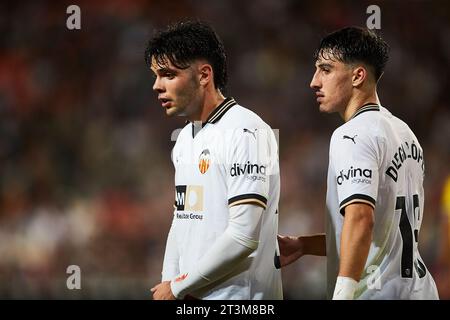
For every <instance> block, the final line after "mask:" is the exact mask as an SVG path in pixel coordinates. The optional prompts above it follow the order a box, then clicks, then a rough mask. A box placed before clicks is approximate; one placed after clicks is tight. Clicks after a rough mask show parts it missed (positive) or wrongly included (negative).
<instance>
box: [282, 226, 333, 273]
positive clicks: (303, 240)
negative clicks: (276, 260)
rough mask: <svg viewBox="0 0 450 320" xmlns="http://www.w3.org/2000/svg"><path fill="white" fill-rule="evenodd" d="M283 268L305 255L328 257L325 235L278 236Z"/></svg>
mask: <svg viewBox="0 0 450 320" xmlns="http://www.w3.org/2000/svg"><path fill="white" fill-rule="evenodd" d="M278 246H279V248H280V264H281V267H284V266H287V265H289V264H291V263H293V262H294V261H296V260H297V259H299V258H301V257H302V256H304V255H314V256H326V254H327V248H326V240H325V234H324V233H322V234H315V235H310V236H298V237H293V236H281V235H278Z"/></svg>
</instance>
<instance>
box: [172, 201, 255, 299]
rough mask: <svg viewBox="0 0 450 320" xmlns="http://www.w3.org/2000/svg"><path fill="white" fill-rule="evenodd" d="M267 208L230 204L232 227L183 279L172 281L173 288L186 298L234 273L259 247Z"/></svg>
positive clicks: (230, 224) (176, 294)
mask: <svg viewBox="0 0 450 320" xmlns="http://www.w3.org/2000/svg"><path fill="white" fill-rule="evenodd" d="M262 212H263V209H262V208H261V207H258V206H254V205H240V206H236V207H232V208H230V220H229V223H228V228H227V229H226V230H225V232H224V233H223V234H222V235H221V236H220V237H219V238H218V239H217V240H216V241H215V242H214V244H213V245H212V246H211V248H209V250H208V251H207V252H206V253H205V255H204V256H203V257H202V258H201V259H200V260H199V261H198V263H197V264H196V265H195V266H193V267H192V269H191V270H188V272H187V276H184V277H182V280H181V281H177V280H175V281H172V283H171V287H172V292H173V294H174V295H175V297H177V298H183V297H184V296H185V295H186V294H188V293H191V292H193V291H195V290H197V289H199V288H202V287H205V286H207V285H210V284H212V283H214V282H215V281H217V280H219V279H221V278H223V277H225V276H226V275H228V274H229V273H231V272H232V271H233V270H234V269H235V268H236V267H237V266H238V265H239V264H241V263H242V262H243V261H244V260H245V259H247V258H248V256H249V255H250V254H251V253H252V252H253V251H255V250H256V249H257V247H258V239H259V226H260V223H259V222H260V219H261V215H262Z"/></svg>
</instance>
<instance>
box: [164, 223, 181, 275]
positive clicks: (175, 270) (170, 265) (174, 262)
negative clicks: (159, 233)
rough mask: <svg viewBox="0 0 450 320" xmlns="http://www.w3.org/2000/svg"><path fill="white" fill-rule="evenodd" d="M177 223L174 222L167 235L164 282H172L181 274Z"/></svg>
mask: <svg viewBox="0 0 450 320" xmlns="http://www.w3.org/2000/svg"><path fill="white" fill-rule="evenodd" d="M174 223H175V221H172V225H171V227H170V230H169V234H168V235H167V241H166V251H165V253H164V262H163V268H162V281H168V280H172V279H173V278H174V277H175V276H177V275H178V274H179V272H180V270H179V264H178V261H179V253H178V247H177V243H176V238H175V230H174V229H175V225H174Z"/></svg>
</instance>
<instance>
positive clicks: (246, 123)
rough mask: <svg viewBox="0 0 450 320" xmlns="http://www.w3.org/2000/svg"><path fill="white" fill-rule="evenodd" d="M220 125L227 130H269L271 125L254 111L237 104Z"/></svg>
mask: <svg viewBox="0 0 450 320" xmlns="http://www.w3.org/2000/svg"><path fill="white" fill-rule="evenodd" d="M219 125H220V126H221V127H223V128H226V129H233V128H247V127H248V128H267V127H269V125H268V124H267V123H266V122H264V120H263V119H262V118H261V117H260V116H259V115H258V114H256V113H255V112H253V111H252V110H250V109H248V108H246V107H243V106H241V105H240V104H235V105H234V106H233V107H232V108H231V109H230V110H229V111H228V112H227V113H226V114H225V115H224V116H223V118H222V119H221V121H220V122H219Z"/></svg>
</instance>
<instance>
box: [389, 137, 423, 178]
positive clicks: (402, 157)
mask: <svg viewBox="0 0 450 320" xmlns="http://www.w3.org/2000/svg"><path fill="white" fill-rule="evenodd" d="M406 160H413V161H415V162H417V164H419V165H420V168H421V169H422V174H423V173H424V171H425V163H424V160H423V151H422V149H421V148H420V147H419V146H418V145H417V144H416V143H415V142H414V141H412V142H411V144H409V143H408V142H406V141H405V142H403V143H401V144H400V146H399V147H398V148H397V152H396V153H395V154H394V156H393V159H392V160H391V162H390V163H392V165H391V166H389V167H388V168H387V170H386V174H387V175H388V176H389V177H391V178H392V180H394V182H397V179H398V170H399V169H400V168H401V167H402V165H403V163H404V162H405V161H406Z"/></svg>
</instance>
